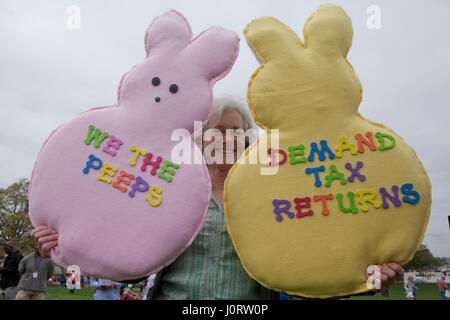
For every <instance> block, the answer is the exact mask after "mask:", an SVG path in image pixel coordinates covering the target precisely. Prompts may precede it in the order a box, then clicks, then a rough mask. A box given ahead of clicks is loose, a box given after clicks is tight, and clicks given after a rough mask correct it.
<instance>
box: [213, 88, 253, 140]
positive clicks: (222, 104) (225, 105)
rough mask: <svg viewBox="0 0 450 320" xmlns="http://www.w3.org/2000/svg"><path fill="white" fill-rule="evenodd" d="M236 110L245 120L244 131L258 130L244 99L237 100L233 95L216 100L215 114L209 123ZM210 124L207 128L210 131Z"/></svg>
mask: <svg viewBox="0 0 450 320" xmlns="http://www.w3.org/2000/svg"><path fill="white" fill-rule="evenodd" d="M233 110H236V111H237V112H239V114H240V115H241V117H242V119H243V120H244V128H243V129H244V131H246V130H248V129H256V128H257V127H256V124H255V122H254V121H253V117H252V116H251V114H250V110H249V109H248V107H247V106H246V104H245V103H244V101H243V100H242V99H239V98H235V97H233V96H231V95H223V96H220V97H218V98H215V99H214V112H213V114H212V115H211V117H210V118H209V120H208V123H209V122H210V121H211V120H212V119H220V117H222V114H223V113H224V112H229V111H233ZM208 123H207V124H206V126H205V127H206V128H205V129H208Z"/></svg>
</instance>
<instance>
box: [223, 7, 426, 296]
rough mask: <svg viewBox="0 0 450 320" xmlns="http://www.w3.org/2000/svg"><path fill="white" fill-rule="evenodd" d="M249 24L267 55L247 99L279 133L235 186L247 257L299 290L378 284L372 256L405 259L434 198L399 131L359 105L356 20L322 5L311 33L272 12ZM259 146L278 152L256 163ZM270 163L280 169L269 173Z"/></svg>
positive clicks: (273, 281) (238, 239)
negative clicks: (352, 56) (370, 273)
mask: <svg viewBox="0 0 450 320" xmlns="http://www.w3.org/2000/svg"><path fill="white" fill-rule="evenodd" d="M244 34H245V36H246V37H247V40H248V43H249V45H250V46H251V47H252V49H253V50H254V51H255V53H256V55H257V56H258V58H259V59H260V60H261V61H262V65H261V67H260V68H259V69H257V71H256V72H255V73H254V74H253V76H252V78H251V80H250V83H249V86H248V103H249V106H250V108H251V111H252V113H253V116H254V118H255V120H256V122H257V123H258V124H259V125H260V126H262V127H264V128H267V129H268V131H267V132H268V133H267V135H263V136H262V137H260V139H259V140H258V141H257V142H256V143H254V144H253V145H251V146H250V147H249V149H247V150H246V153H245V154H244V156H243V157H241V159H240V160H239V162H238V163H236V164H235V165H234V166H233V168H232V169H231V172H230V173H229V175H228V178H227V181H226V186H225V187H226V194H225V209H226V218H227V224H228V230H229V232H230V235H231V237H232V240H233V243H234V245H235V247H236V250H237V252H238V254H239V257H240V259H241V261H242V264H243V266H244V267H245V269H246V270H247V272H248V273H249V274H250V275H251V276H252V277H253V278H255V279H256V280H257V281H259V282H260V283H261V284H263V285H264V286H266V287H269V288H272V289H275V290H279V291H284V292H287V293H289V294H294V295H300V296H306V297H318V298H326V297H332V296H342V295H347V294H354V293H359V292H364V291H368V286H367V283H366V278H365V272H366V270H367V268H368V267H369V266H370V265H378V264H385V263H388V262H396V263H399V264H403V263H406V262H407V261H408V260H410V259H411V258H412V256H413V254H414V252H415V251H416V249H417V248H418V246H419V245H420V243H421V241H422V238H423V235H424V231H425V228H426V225H427V222H428V217H429V213H430V205H431V198H430V196H431V189H430V188H431V186H430V182H429V179H428V177H427V174H426V172H425V170H424V168H423V166H422V164H421V162H420V161H419V159H418V158H417V156H416V154H415V152H414V151H413V149H411V148H410V147H409V146H408V145H407V144H406V143H405V142H404V140H403V139H402V138H401V137H400V136H399V135H397V134H396V133H395V132H393V131H392V130H390V129H389V128H386V127H385V126H383V125H382V124H379V123H375V122H372V121H370V120H367V119H365V118H363V117H362V116H361V115H360V114H359V113H358V106H359V104H360V102H361V92H362V89H361V85H360V82H359V80H358V78H357V77H356V75H355V72H354V70H353V68H352V66H351V65H350V63H349V62H348V61H347V59H346V55H347V52H348V50H349V49H350V46H351V43H352V35H353V30H352V25H351V21H350V18H349V17H348V16H347V14H346V13H345V12H344V11H343V10H342V9H341V8H340V7H337V6H334V5H323V6H321V7H320V8H319V9H318V10H317V11H316V12H315V13H314V14H313V15H312V16H311V17H310V18H309V19H308V21H307V22H306V24H305V27H304V30H303V34H304V41H303V42H302V41H301V40H300V38H299V37H298V36H297V34H296V33H295V32H294V31H293V30H291V29H290V28H289V27H287V26H286V25H284V24H283V23H281V22H280V21H278V20H277V19H275V18H272V17H263V18H259V19H256V20H254V21H252V22H251V23H250V24H248V25H247V27H246V28H245V31H244ZM275 129H278V130H279V131H278V133H279V140H278V141H279V145H277V146H275V145H274V144H273V143H272V141H277V139H273V138H274V137H273V135H275V134H276V130H275ZM265 140H267V141H269V142H270V144H268V145H267V146H265V145H264V144H263V141H265ZM261 148H265V149H264V150H260V149H261ZM258 153H261V154H264V155H265V157H267V158H268V160H269V161H270V163H269V164H268V165H265V164H262V163H259V164H252V163H251V161H250V159H254V158H255V157H257V154H258ZM267 166H271V168H276V169H277V170H276V172H275V173H274V174H261V173H262V170H261V168H262V167H267Z"/></svg>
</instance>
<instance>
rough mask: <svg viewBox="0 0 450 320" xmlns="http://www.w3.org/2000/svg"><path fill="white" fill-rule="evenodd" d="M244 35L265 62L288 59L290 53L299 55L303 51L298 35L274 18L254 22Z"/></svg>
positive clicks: (247, 27)
mask: <svg viewBox="0 0 450 320" xmlns="http://www.w3.org/2000/svg"><path fill="white" fill-rule="evenodd" d="M244 35H245V37H246V38H247V42H248V43H249V45H250V46H251V47H252V48H253V50H254V51H255V53H256V54H257V55H258V57H259V58H260V59H261V60H263V62H266V61H268V60H275V59H286V56H287V55H288V56H289V54H290V53H292V54H295V55H298V50H303V45H302V42H301V40H300V38H299V37H298V36H297V34H296V33H295V32H294V31H293V30H292V29H291V28H289V27H288V26H286V25H285V24H284V23H282V22H281V21H279V20H277V19H275V18H274V17H261V18H258V19H255V20H253V21H252V22H250V23H249V24H248V25H247V26H246V27H245V29H244Z"/></svg>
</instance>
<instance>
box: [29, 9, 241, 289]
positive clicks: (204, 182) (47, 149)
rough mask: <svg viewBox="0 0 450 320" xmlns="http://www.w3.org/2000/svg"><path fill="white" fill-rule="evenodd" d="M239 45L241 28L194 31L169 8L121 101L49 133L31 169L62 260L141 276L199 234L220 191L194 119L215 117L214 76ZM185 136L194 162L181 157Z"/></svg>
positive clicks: (110, 274) (36, 204) (41, 214)
mask: <svg viewBox="0 0 450 320" xmlns="http://www.w3.org/2000/svg"><path fill="white" fill-rule="evenodd" d="M238 48H239V37H238V35H237V34H236V33H235V32H233V31H229V30H226V29H224V28H221V27H211V28H209V29H207V30H205V31H204V32H202V33H201V34H200V35H199V36H197V37H196V38H195V39H193V38H192V32H191V29H190V26H189V24H188V22H187V21H186V20H185V18H184V17H183V16H182V15H181V14H179V13H178V12H175V11H168V12H166V13H164V14H163V15H161V16H159V17H158V18H156V19H155V20H154V21H153V22H152V24H151V25H150V27H149V28H148V30H147V33H146V36H145V49H146V53H147V56H146V59H145V60H144V61H143V62H141V63H139V64H137V65H136V66H135V67H133V68H132V69H131V71H129V72H128V73H126V74H125V75H124V76H123V78H122V80H121V82H120V86H119V90H118V103H117V104H116V105H114V106H110V107H101V108H94V109H90V110H88V111H86V112H84V113H82V114H80V115H79V116H78V117H76V118H75V119H73V120H72V121H70V122H68V123H66V124H64V125H62V126H60V127H59V128H58V129H57V130H55V131H54V132H53V133H52V134H51V135H50V137H49V138H48V139H47V141H46V142H45V144H44V146H43V147H42V149H41V151H40V153H39V156H38V159H37V161H36V164H35V168H34V171H33V175H32V181H31V186H30V190H29V196H30V217H31V220H32V222H33V224H34V225H35V226H37V225H42V224H46V225H48V226H50V227H52V228H53V229H55V230H56V231H57V232H58V233H59V239H58V245H57V246H56V247H55V248H54V249H52V251H51V255H52V258H53V260H54V261H55V262H56V263H57V264H59V265H62V266H68V265H78V266H79V267H80V269H81V272H82V273H83V274H88V275H95V276H100V277H103V278H109V279H115V280H125V279H135V278H138V277H143V276H147V275H150V274H152V273H155V272H157V271H158V270H159V269H161V268H162V267H164V266H166V265H168V264H169V263H171V262H172V261H173V260H174V259H175V258H176V257H177V256H178V255H179V254H181V253H182V252H183V251H184V249H185V248H186V247H188V246H189V245H190V244H191V242H192V241H193V239H194V238H195V236H196V235H197V233H198V232H199V230H200V229H201V228H202V226H203V224H204V221H205V217H206V212H207V209H208V205H209V200H210V192H211V186H210V179H209V174H208V171H207V168H206V165H205V163H204V161H203V157H202V154H201V152H200V150H199V149H198V148H197V147H196V146H195V145H194V143H193V141H192V138H191V135H192V133H193V131H194V121H202V122H203V123H205V122H206V121H207V119H208V118H209V116H210V114H211V113H212V108H213V96H212V88H213V85H214V83H215V82H216V81H217V80H219V79H221V78H222V77H224V76H225V75H226V74H227V73H228V72H229V70H230V69H231V67H232V65H233V64H234V61H235V59H236V57H237V54H238ZM174 130H178V131H177V132H178V134H177V138H176V141H172V139H171V136H172V133H173V132H174ZM180 132H181V133H180ZM183 133H184V135H183ZM180 134H181V136H180ZM180 137H181V138H182V140H183V141H184V142H183V143H184V145H186V143H185V141H188V143H187V145H188V147H187V148H184V149H183V152H187V153H189V152H190V154H191V157H190V158H191V159H192V162H190V163H189V161H186V162H180V161H178V160H173V159H172V150H173V149H174V146H175V145H177V144H180V143H181V142H180V141H181V140H180ZM183 159H184V158H183Z"/></svg>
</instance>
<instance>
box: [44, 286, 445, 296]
mask: <svg viewBox="0 0 450 320" xmlns="http://www.w3.org/2000/svg"><path fill="white" fill-rule="evenodd" d="M416 287H418V288H419V290H418V291H417V293H416V298H417V300H439V299H440V298H441V297H440V294H439V290H438V288H437V286H436V285H435V284H416ZM136 292H138V291H136ZM93 296H94V289H93V288H87V289H86V288H83V289H80V290H75V293H73V294H72V293H70V292H69V289H67V288H58V287H49V288H48V292H47V294H46V296H45V299H46V300H93ZM405 297H406V295H405V290H404V289H403V285H402V284H397V283H396V284H394V285H392V286H391V287H390V288H389V297H383V296H382V295H381V294H379V293H377V294H375V295H374V296H360V297H351V298H349V299H350V300H405Z"/></svg>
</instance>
